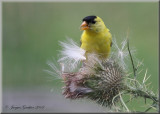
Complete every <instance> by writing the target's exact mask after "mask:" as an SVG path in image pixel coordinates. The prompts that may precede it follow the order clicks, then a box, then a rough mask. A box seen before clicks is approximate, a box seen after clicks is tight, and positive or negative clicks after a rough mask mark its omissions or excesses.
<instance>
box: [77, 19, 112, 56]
mask: <svg viewBox="0 0 160 114" xmlns="http://www.w3.org/2000/svg"><path fill="white" fill-rule="evenodd" d="M80 27H81V30H84V31H83V33H82V36H81V40H80V41H81V48H82V49H84V50H85V51H86V53H85V55H86V57H87V54H88V53H95V54H97V55H98V57H99V58H100V59H106V58H107V57H108V56H109V53H110V50H111V49H110V47H111V45H112V35H111V33H110V32H109V29H108V28H107V27H106V26H105V24H104V22H103V20H102V19H101V18H100V17H98V16H87V17H85V18H83V22H82V24H81V26H80Z"/></svg>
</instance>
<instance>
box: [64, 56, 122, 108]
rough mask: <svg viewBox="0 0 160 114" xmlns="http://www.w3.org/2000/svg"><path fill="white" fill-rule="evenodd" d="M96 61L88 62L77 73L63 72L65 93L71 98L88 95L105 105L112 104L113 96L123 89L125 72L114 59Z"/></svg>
mask: <svg viewBox="0 0 160 114" xmlns="http://www.w3.org/2000/svg"><path fill="white" fill-rule="evenodd" d="M90 60H92V61H93V59H90ZM94 63H95V64H91V63H90V62H86V63H85V65H83V67H81V68H80V69H79V71H78V72H76V73H62V77H63V80H64V83H65V86H64V88H63V89H64V92H63V95H65V97H66V98H70V99H77V98H83V97H86V98H89V99H92V100H94V101H96V102H97V103H99V104H101V105H103V106H111V105H112V102H113V101H112V100H113V98H114V97H115V96H116V95H117V94H119V91H121V90H122V89H123V76H124V72H123V70H122V68H121V67H120V66H119V65H118V64H117V63H116V62H115V61H113V60H112V59H107V60H106V61H96V62H95V61H94ZM116 100H118V99H115V100H114V102H115V101H116Z"/></svg>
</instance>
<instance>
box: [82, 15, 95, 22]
mask: <svg viewBox="0 0 160 114" xmlns="http://www.w3.org/2000/svg"><path fill="white" fill-rule="evenodd" d="M95 18H97V17H96V16H87V17H85V18H83V21H86V22H87V23H93V24H94V23H96V21H95V20H94V19H95Z"/></svg>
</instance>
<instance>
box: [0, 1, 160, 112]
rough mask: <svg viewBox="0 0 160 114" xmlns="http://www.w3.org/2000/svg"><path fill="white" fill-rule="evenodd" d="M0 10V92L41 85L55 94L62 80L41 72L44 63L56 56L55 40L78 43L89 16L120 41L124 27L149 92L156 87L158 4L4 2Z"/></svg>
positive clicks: (123, 35)
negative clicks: (100, 21) (144, 71)
mask: <svg viewBox="0 0 160 114" xmlns="http://www.w3.org/2000/svg"><path fill="white" fill-rule="evenodd" d="M2 12H3V13H2V21H3V25H2V29H3V37H2V38H3V39H2V43H3V49H2V51H3V52H2V57H3V77H2V81H3V92H4V93H3V94H5V92H6V93H7V92H8V91H10V89H12V92H13V93H14V92H15V91H16V90H17V91H18V90H23V92H25V89H26V88H30V89H32V88H38V89H40V88H41V87H47V88H56V90H55V91H56V92H57V93H60V92H61V86H62V85H63V84H62V83H61V81H60V80H54V77H53V76H50V75H49V74H47V73H46V72H44V70H45V69H49V67H48V66H47V64H46V62H47V60H51V59H52V58H55V59H57V57H58V56H57V54H58V50H61V47H60V46H59V43H58V41H65V40H66V36H68V37H71V38H72V39H73V40H74V41H77V42H78V43H79V39H80V35H81V34H82V31H80V29H79V27H80V24H81V22H82V19H83V18H84V17H85V16H88V15H97V16H99V17H101V18H102V19H103V21H104V22H105V24H106V26H107V27H108V28H109V29H110V31H111V33H112V35H113V36H115V37H116V39H117V41H119V42H120V41H122V40H123V39H124V38H125V37H126V34H127V30H128V28H129V31H130V32H129V37H130V46H131V47H135V49H136V57H137V58H138V59H139V60H142V59H143V60H144V61H143V62H144V69H145V68H148V73H149V74H151V78H150V80H149V82H152V84H151V86H152V87H153V91H154V92H157V91H158V2H148V3H147V2H128V3H127V2H113V3H112V2H95V3H92V2H84V3H83V2H66V3H65V2H61V3H60V2H59V3H58V2H48V3H47V2H46V3H45V2H43V3H40V2H39V3H38V2H30V3H25V2H3V4H2ZM141 77H142V78H143V76H141ZM141 77H140V78H141ZM40 91H42V89H40ZM12 92H10V93H9V94H12ZM33 93H34V91H33ZM31 96H32V95H31ZM44 97H45V96H44ZM6 99H7V98H6ZM51 99H52V97H51ZM7 102H10V101H9V100H8V101H3V104H7ZM57 102H58V101H57ZM73 102H74V101H73ZM93 103H94V102H93ZM133 105H136V104H133ZM53 107H54V106H53ZM131 107H132V106H131ZM92 108H93V107H92ZM92 108H91V109H90V111H91V112H92V111H93V109H92ZM137 109H138V110H141V109H142V108H140V107H138V108H137ZM55 111H57V110H56V109H55Z"/></svg>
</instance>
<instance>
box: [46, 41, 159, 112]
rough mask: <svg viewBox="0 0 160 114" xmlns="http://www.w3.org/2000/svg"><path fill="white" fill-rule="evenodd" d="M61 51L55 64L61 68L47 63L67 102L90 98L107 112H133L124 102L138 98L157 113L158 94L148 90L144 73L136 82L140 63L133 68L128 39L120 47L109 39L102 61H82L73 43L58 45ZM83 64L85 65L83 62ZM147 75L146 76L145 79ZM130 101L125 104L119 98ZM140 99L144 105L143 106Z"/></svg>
mask: <svg viewBox="0 0 160 114" xmlns="http://www.w3.org/2000/svg"><path fill="white" fill-rule="evenodd" d="M60 45H61V46H62V51H60V54H61V57H60V58H59V60H58V61H57V62H58V63H59V64H60V66H61V68H60V69H58V68H57V67H56V66H55V65H54V64H53V63H51V62H48V64H49V66H51V67H52V69H53V71H48V72H49V73H50V74H53V75H55V73H56V74H57V75H58V77H60V79H61V80H62V82H63V83H64V87H63V95H64V97H65V98H68V99H72V100H73V99H79V98H85V99H91V100H93V101H95V102H96V103H98V104H100V105H101V106H105V107H108V108H110V111H111V112H137V111H133V110H130V109H129V108H128V106H127V105H128V103H130V102H131V101H132V100H135V99H136V98H138V97H141V98H144V99H145V100H146V99H149V100H151V101H152V103H151V104H148V107H146V110H144V111H143V112H148V111H149V110H150V109H154V110H156V111H158V106H159V99H158V95H156V94H154V93H153V91H151V90H149V85H147V83H146V82H147V80H148V79H149V76H148V74H147V70H146V72H145V74H143V75H144V79H143V81H142V82H140V81H139V80H137V77H138V76H139V75H142V74H140V73H141V71H142V70H141V69H140V66H141V65H142V62H138V63H137V65H135V63H134V61H133V57H132V53H133V52H134V51H133V50H130V46H129V40H128V38H127V39H126V40H124V41H123V42H122V43H121V48H120V47H119V46H118V44H117V42H116V40H115V39H114V40H113V50H112V53H111V55H110V57H109V58H108V59H106V60H100V59H98V55H96V54H94V53H91V54H89V55H88V56H87V57H88V58H87V60H86V57H85V56H84V54H85V50H83V49H81V48H80V47H79V46H78V45H77V44H76V43H75V42H74V41H72V40H71V39H68V42H60ZM126 60H130V63H131V65H132V68H133V72H128V70H127V64H126ZM86 61H87V62H86ZM147 76H148V77H147ZM125 95H128V96H130V98H129V99H128V100H127V101H126V100H124V99H123V96H125ZM145 100H144V104H145Z"/></svg>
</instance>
